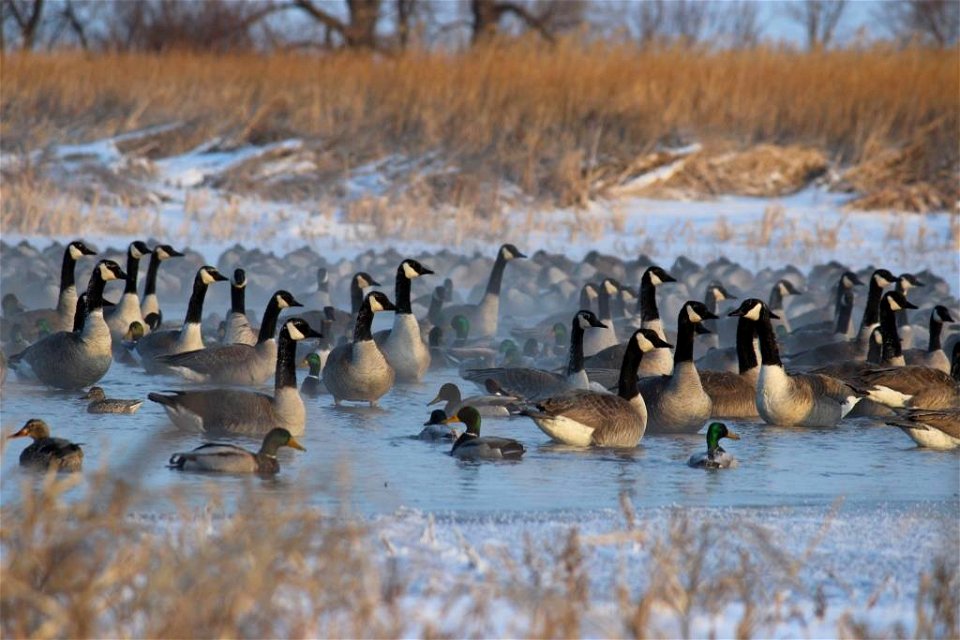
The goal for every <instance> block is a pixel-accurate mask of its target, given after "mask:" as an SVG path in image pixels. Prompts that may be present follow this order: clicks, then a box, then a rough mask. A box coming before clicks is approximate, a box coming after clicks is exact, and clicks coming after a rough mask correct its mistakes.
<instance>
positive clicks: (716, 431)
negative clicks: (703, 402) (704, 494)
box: [687, 422, 740, 469]
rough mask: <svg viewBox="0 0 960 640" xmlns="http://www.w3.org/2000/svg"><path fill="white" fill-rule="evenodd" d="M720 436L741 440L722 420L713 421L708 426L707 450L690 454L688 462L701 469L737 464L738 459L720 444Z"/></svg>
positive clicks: (726, 467) (721, 467)
mask: <svg viewBox="0 0 960 640" xmlns="http://www.w3.org/2000/svg"><path fill="white" fill-rule="evenodd" d="M720 438H730V439H731V440H739V439H740V436H738V435H737V434H735V433H734V432H733V431H730V430H729V429H727V425H725V424H723V423H722V422H711V423H710V426H709V427H707V450H706V451H701V452H700V453H695V454H693V455H692V456H690V459H689V460H688V461H687V464H688V465H690V466H691V467H697V468H700V469H728V468H730V467H735V466H737V460H736V459H735V458H734V457H733V456H731V455H730V454H729V453H727V452H726V451H724V450H723V447H721V446H720Z"/></svg>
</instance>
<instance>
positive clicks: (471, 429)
mask: <svg viewBox="0 0 960 640" xmlns="http://www.w3.org/2000/svg"><path fill="white" fill-rule="evenodd" d="M444 422H445V423H447V424H450V423H452V422H462V423H463V424H465V425H467V430H466V431H465V432H463V433H462V434H461V435H460V437H459V438H457V441H456V442H454V443H453V448H452V449H451V450H450V455H452V456H454V457H455V458H461V459H463V460H481V459H484V460H519V459H520V458H521V457H522V456H523V453H524V451H526V449H524V448H523V445H522V444H520V443H519V442H517V441H516V440H513V439H511V438H496V437H490V436H486V437H480V413H479V412H478V411H477V410H476V409H474V408H473V407H463V408H461V409H460V410H459V411H458V412H457V414H456V415H454V416H450V417H449V418H447V419H446V420H445V421H444Z"/></svg>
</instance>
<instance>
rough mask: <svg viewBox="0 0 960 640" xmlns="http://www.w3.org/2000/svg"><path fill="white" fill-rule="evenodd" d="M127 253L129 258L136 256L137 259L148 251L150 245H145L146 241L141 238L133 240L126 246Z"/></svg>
mask: <svg viewBox="0 0 960 640" xmlns="http://www.w3.org/2000/svg"><path fill="white" fill-rule="evenodd" d="M127 253H128V254H129V255H130V257H131V258H136V259H137V260H139V259H140V258H142V257H143V256H145V255H147V254H149V253H150V247H148V246H147V243H146V242H144V241H143V240H134V241H133V242H131V243H130V246H129V247H128V248H127Z"/></svg>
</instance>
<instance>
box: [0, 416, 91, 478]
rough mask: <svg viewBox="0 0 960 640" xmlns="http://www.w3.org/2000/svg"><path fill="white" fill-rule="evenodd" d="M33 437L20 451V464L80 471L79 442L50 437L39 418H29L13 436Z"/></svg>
mask: <svg viewBox="0 0 960 640" xmlns="http://www.w3.org/2000/svg"><path fill="white" fill-rule="evenodd" d="M28 436H29V437H30V438H33V443H31V444H30V446H28V447H27V448H26V449H24V450H23V451H22V452H21V453H20V466H22V467H33V468H36V469H56V470H57V471H80V468H81V467H82V466H83V449H81V448H80V445H79V444H76V443H73V442H70V441H69V440H64V439H63V438H51V437H50V427H48V426H47V423H46V422H44V421H43V420H40V419H39V418H30V419H29V420H27V423H26V424H25V425H23V427H21V428H20V430H19V431H17V432H16V433H14V434H12V435H10V436H9V438H10V439H13V438H26V437H28Z"/></svg>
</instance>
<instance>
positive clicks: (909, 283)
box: [897, 273, 925, 291]
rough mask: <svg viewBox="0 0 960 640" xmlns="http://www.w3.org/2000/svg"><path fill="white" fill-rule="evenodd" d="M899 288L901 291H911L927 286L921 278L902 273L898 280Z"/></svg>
mask: <svg viewBox="0 0 960 640" xmlns="http://www.w3.org/2000/svg"><path fill="white" fill-rule="evenodd" d="M897 286H898V287H899V288H900V290H901V291H906V290H907V289H911V288H913V287H923V286H925V285H924V283H923V282H921V281H920V279H919V278H917V276H915V275H913V274H912V273H901V274H900V276H899V277H898V278H897Z"/></svg>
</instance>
